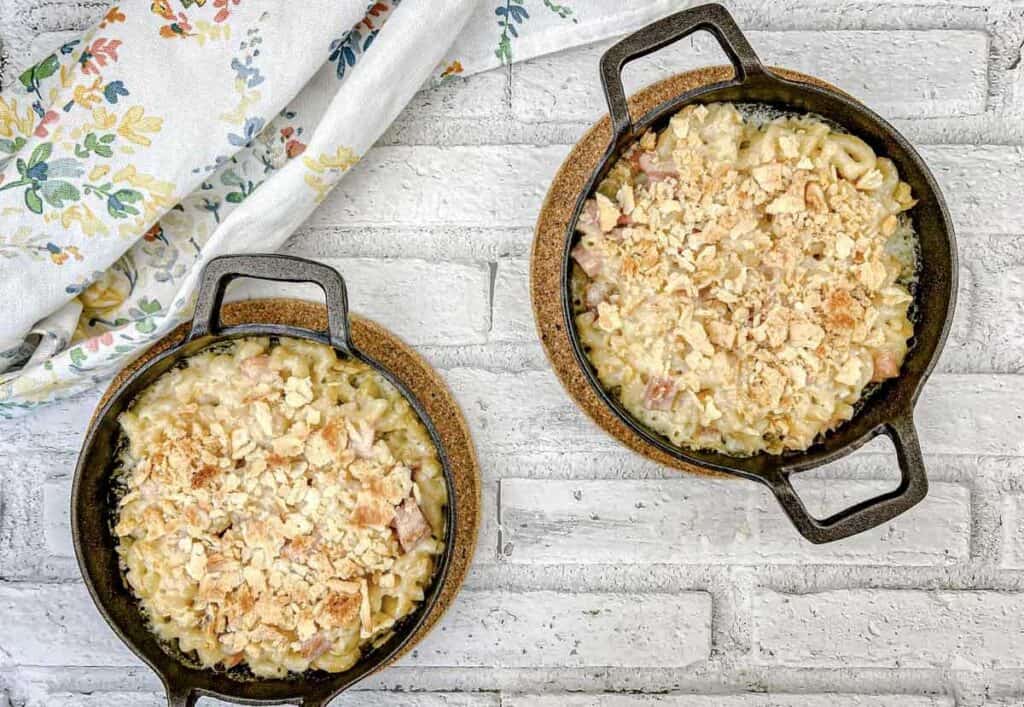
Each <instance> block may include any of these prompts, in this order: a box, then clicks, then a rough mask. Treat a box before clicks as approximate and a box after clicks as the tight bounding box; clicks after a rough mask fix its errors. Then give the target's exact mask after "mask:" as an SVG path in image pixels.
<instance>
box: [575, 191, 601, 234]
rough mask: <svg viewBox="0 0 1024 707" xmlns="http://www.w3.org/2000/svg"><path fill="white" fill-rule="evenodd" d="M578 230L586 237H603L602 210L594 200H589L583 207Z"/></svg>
mask: <svg viewBox="0 0 1024 707" xmlns="http://www.w3.org/2000/svg"><path fill="white" fill-rule="evenodd" d="M576 230H577V231H579V232H580V233H582V234H583V235H585V236H600V235H601V216H600V210H599V209H598V208H597V202H596V201H594V200H593V199H587V202H586V203H585V204H584V205H583V210H582V211H581V212H580V218H579V220H578V221H577V222H576Z"/></svg>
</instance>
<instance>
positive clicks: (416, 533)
mask: <svg viewBox="0 0 1024 707" xmlns="http://www.w3.org/2000/svg"><path fill="white" fill-rule="evenodd" d="M391 524H392V526H393V527H394V529H395V533H396V534H397V535H398V542H399V544H400V545H401V546H402V551H403V552H409V551H410V550H412V549H413V548H414V547H416V545H417V544H418V543H419V541H420V540H423V539H424V538H426V537H430V533H431V530H430V524H429V523H427V519H426V518H425V517H424V516H423V511H421V510H420V507H419V504H417V503H416V500H415V499H413V498H407V499H405V500H404V501H402V505H400V506H399V507H398V508H396V509H395V519H394V520H393V521H392V522H391Z"/></svg>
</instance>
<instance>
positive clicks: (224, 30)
mask: <svg viewBox="0 0 1024 707" xmlns="http://www.w3.org/2000/svg"><path fill="white" fill-rule="evenodd" d="M195 29H196V31H195V38H196V41H197V42H198V43H199V46H203V45H204V44H206V43H207V42H214V41H218V40H223V41H227V40H229V39H231V25H229V24H223V25H215V24H211V23H209V22H207V21H205V20H196V27H195Z"/></svg>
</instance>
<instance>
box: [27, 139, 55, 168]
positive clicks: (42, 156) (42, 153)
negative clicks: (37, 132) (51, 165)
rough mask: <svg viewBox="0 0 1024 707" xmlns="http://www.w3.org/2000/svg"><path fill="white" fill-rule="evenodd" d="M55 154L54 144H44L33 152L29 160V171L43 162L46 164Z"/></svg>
mask: <svg viewBox="0 0 1024 707" xmlns="http://www.w3.org/2000/svg"><path fill="white" fill-rule="evenodd" d="M51 154H53V143H52V142H44V143H42V144H40V145H38V146H37V147H36V149H34V150H32V156H31V157H29V158H28V169H30V170H31V169H32V168H33V167H35V166H36V165H37V164H40V163H41V162H46V160H48V159H50V155H51Z"/></svg>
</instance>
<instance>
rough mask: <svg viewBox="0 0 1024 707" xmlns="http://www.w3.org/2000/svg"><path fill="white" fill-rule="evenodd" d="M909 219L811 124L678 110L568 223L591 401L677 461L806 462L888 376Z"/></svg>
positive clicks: (874, 171) (892, 174) (902, 294)
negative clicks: (603, 392)
mask: <svg viewBox="0 0 1024 707" xmlns="http://www.w3.org/2000/svg"><path fill="white" fill-rule="evenodd" d="M914 203H915V202H914V200H913V199H912V197H911V193H910V187H909V186H908V185H907V184H905V183H904V182H902V181H900V179H899V174H898V173H897V171H896V167H895V165H894V164H893V163H892V161H890V160H888V159H886V158H884V157H877V156H876V155H875V153H874V151H873V150H872V149H871V148H870V147H869V146H868V145H867V144H866V143H864V142H863V141H862V140H860V139H859V138H857V137H855V136H853V135H848V134H845V133H840V132H836V131H835V130H833V129H831V128H830V127H829V126H828V125H827V124H826V123H824V122H822V121H821V120H818V119H816V118H814V117H812V116H802V117H788V118H779V119H776V120H772V121H768V122H763V123H760V124H758V123H755V122H753V121H750V120H746V119H745V118H744V117H743V115H742V114H741V113H740V112H739V110H737V108H736V107H735V106H733V105H731V104H725V103H716V104H710V105H706V106H705V105H695V106H688V107H686V108H684V109H683V110H682V111H680V112H679V113H677V114H676V115H675V116H673V117H672V119H671V120H670V121H669V125H668V127H667V128H666V129H665V130H663V131H662V132H661V133H657V134H656V133H653V132H648V133H646V134H645V135H644V136H643V137H642V138H641V139H640V140H639V141H638V142H637V143H636V144H634V145H633V146H631V147H630V148H629V149H628V150H627V151H626V152H625V153H624V155H623V156H622V158H621V159H619V161H618V162H617V163H616V164H615V165H614V166H613V167H612V169H611V171H610V172H609V174H608V176H607V177H606V178H605V180H604V181H603V182H602V183H601V185H600V186H599V188H598V193H597V194H596V195H595V197H594V198H593V199H589V200H588V201H587V203H586V204H585V206H584V208H583V210H582V213H581V215H580V218H579V221H578V223H577V229H578V231H579V232H580V234H581V236H580V239H579V243H578V244H577V245H576V246H575V247H574V249H573V251H572V257H573V260H574V261H575V266H574V268H573V297H574V304H575V311H576V324H577V327H578V331H579V335H580V338H581V341H582V342H583V344H584V346H585V348H586V351H587V355H588V357H589V358H590V360H591V362H592V363H593V364H594V366H595V369H596V370H597V373H598V376H599V378H600V380H601V382H602V384H603V385H604V386H606V387H607V388H608V389H609V390H611V391H612V392H613V393H614V394H615V395H616V396H617V397H618V399H619V400H620V401H621V402H622V403H623V405H624V406H625V407H626V409H627V410H629V412H631V413H632V414H633V415H634V416H636V417H637V418H638V419H639V420H640V421H641V422H642V423H644V424H646V425H647V426H648V427H650V428H652V429H653V430H655V431H657V432H659V433H661V434H664V435H666V436H667V437H668V438H669V439H670V440H671V441H672V442H673V443H675V444H676V445H678V446H681V447H688V448H692V449H709V450H716V451H720V452H724V453H727V454H731V455H736V456H745V455H750V454H755V453H758V452H768V453H773V454H777V453H781V452H783V451H786V450H802V449H806V448H807V447H809V446H810V445H811V444H813V443H814V441H815V440H816V439H817V438H818V437H819V435H821V434H823V433H825V432H827V431H828V430H830V429H833V428H835V427H836V426H838V425H840V424H842V422H844V421H845V420H848V419H850V417H852V415H853V412H854V406H855V405H856V403H857V401H858V400H859V399H860V398H861V397H862V396H863V394H864V390H865V388H866V387H867V386H868V385H869V383H871V382H877V381H880V380H884V379H885V378H890V377H894V376H896V375H898V373H899V369H900V365H901V364H902V361H903V359H904V357H905V356H906V352H907V345H908V340H909V339H910V337H911V335H912V334H913V325H912V324H911V322H910V319H909V315H908V312H909V307H910V305H911V303H912V301H913V297H912V295H911V293H910V287H911V283H912V280H913V277H914V268H915V257H916V256H915V254H914V250H913V240H914V234H913V231H912V228H911V225H910V220H909V219H908V218H907V217H906V216H905V215H904V212H905V211H907V210H908V209H910V208H911V207H912V206H913V205H914Z"/></svg>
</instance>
